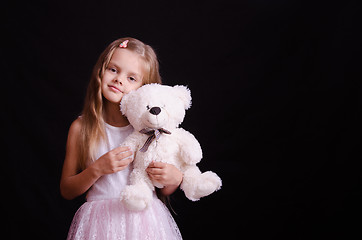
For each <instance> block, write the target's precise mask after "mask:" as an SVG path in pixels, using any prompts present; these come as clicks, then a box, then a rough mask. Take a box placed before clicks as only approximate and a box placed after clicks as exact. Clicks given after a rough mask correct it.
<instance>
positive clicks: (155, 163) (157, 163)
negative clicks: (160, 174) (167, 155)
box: [148, 161, 166, 168]
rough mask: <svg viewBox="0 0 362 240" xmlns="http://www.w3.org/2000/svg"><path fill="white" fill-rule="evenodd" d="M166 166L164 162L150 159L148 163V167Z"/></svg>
mask: <svg viewBox="0 0 362 240" xmlns="http://www.w3.org/2000/svg"><path fill="white" fill-rule="evenodd" d="M165 166H166V163H163V162H155V161H152V162H151V163H150V165H148V167H149V168H164V167H165Z"/></svg>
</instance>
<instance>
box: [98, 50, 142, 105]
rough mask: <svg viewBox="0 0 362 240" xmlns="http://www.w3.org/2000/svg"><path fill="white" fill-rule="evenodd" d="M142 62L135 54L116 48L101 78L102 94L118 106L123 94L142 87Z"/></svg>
mask: <svg viewBox="0 0 362 240" xmlns="http://www.w3.org/2000/svg"><path fill="white" fill-rule="evenodd" d="M143 72H144V62H143V60H142V59H141V58H140V56H139V55H137V53H134V52H132V51H130V50H128V49H123V48H122V49H121V48H117V49H116V50H115V51H114V53H113V56H112V59H111V61H110V62H109V64H108V67H107V69H106V71H105V72H104V74H103V78H102V86H101V87H102V94H103V96H104V97H105V98H106V99H107V100H108V101H110V102H112V103H116V104H119V103H120V102H121V99H122V97H123V96H124V94H127V93H129V92H130V91H131V90H135V89H137V88H139V87H141V86H142V79H143Z"/></svg>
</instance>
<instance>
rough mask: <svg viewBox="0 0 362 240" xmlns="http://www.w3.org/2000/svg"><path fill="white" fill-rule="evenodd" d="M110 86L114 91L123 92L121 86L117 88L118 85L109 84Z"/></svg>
mask: <svg viewBox="0 0 362 240" xmlns="http://www.w3.org/2000/svg"><path fill="white" fill-rule="evenodd" d="M108 87H109V88H110V89H112V90H113V91H114V92H120V93H121V92H122V91H121V90H120V89H119V88H117V87H115V86H112V85H108Z"/></svg>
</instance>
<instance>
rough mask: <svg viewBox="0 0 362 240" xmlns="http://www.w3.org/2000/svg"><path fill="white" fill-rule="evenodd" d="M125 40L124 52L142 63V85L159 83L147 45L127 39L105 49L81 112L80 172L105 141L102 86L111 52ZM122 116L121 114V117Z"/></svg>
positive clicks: (94, 70) (156, 64)
mask: <svg viewBox="0 0 362 240" xmlns="http://www.w3.org/2000/svg"><path fill="white" fill-rule="evenodd" d="M125 40H128V41H129V42H128V44H127V49H128V50H130V51H132V52H135V53H137V54H138V55H139V56H140V57H141V58H142V59H143V61H144V63H145V73H144V77H143V79H142V84H143V85H144V84H149V83H160V84H161V76H160V74H159V65H158V60H157V56H156V53H155V52H154V50H153V49H152V47H150V46H149V45H146V44H144V43H143V42H141V41H139V40H137V39H134V38H130V37H126V38H120V39H117V40H115V41H114V42H112V43H111V44H109V45H108V47H107V48H106V49H105V50H104V51H103V52H102V54H101V55H100V56H99V58H98V61H97V62H96V64H95V66H94V68H93V72H92V75H91V78H90V81H89V85H88V89H87V94H86V97H85V101H84V107H83V112H82V118H81V119H82V121H81V122H82V128H81V137H80V159H79V167H80V169H85V167H86V163H87V161H88V160H95V159H94V157H95V154H96V149H97V144H98V143H99V141H100V140H102V139H103V140H105V139H106V135H105V129H104V118H103V117H104V116H103V110H104V106H103V104H104V98H103V95H102V89H101V82H102V78H103V74H104V72H105V71H106V69H107V67H108V64H109V62H110V61H111V59H112V56H113V53H114V51H115V50H116V49H117V48H118V47H119V45H120V44H121V43H122V42H124V41H125ZM120 114H121V113H120Z"/></svg>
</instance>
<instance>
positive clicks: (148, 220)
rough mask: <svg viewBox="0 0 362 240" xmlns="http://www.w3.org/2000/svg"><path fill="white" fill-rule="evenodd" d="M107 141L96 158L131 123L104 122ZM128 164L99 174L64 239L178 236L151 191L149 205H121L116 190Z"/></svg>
mask: <svg viewBox="0 0 362 240" xmlns="http://www.w3.org/2000/svg"><path fill="white" fill-rule="evenodd" d="M105 129H106V133H107V138H108V141H107V142H103V143H101V144H100V146H99V150H98V156H97V159H98V158H99V157H100V156H102V155H103V154H105V153H107V152H109V151H110V150H111V149H114V148H116V147H118V146H119V145H120V144H121V143H122V142H123V141H124V140H125V138H126V137H127V136H128V135H129V134H131V133H132V131H133V128H132V126H131V125H128V126H126V127H114V126H111V125H109V124H105ZM130 171H131V167H130V166H128V168H126V169H124V170H122V171H119V172H117V173H113V174H107V175H104V176H102V177H101V178H99V179H98V180H97V182H95V183H94V185H93V186H92V187H91V188H90V189H89V191H88V193H87V202H86V203H84V204H83V205H82V206H81V207H80V208H79V210H78V211H77V213H76V214H75V216H74V218H73V221H72V224H71V227H70V229H69V233H68V238H67V239H82V240H85V239H97V240H103V239H104V240H113V239H114V240H116V239H125V240H137V239H142V240H144V239H150V240H151V239H155V240H162V239H165V240H166V239H167V240H168V239H182V237H181V234H180V231H179V229H178V227H177V225H176V223H175V221H174V219H173V218H172V216H171V214H170V212H169V211H168V209H167V207H166V206H165V205H164V204H163V203H162V202H161V201H160V200H159V199H158V198H157V196H156V194H154V196H153V197H154V201H153V204H152V205H151V206H149V207H148V208H147V209H145V210H144V211H141V212H135V211H130V210H128V209H126V208H125V206H123V205H122V203H121V201H120V199H119V198H120V193H121V191H122V190H123V188H124V187H125V186H126V185H127V183H128V179H129V174H130Z"/></svg>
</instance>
